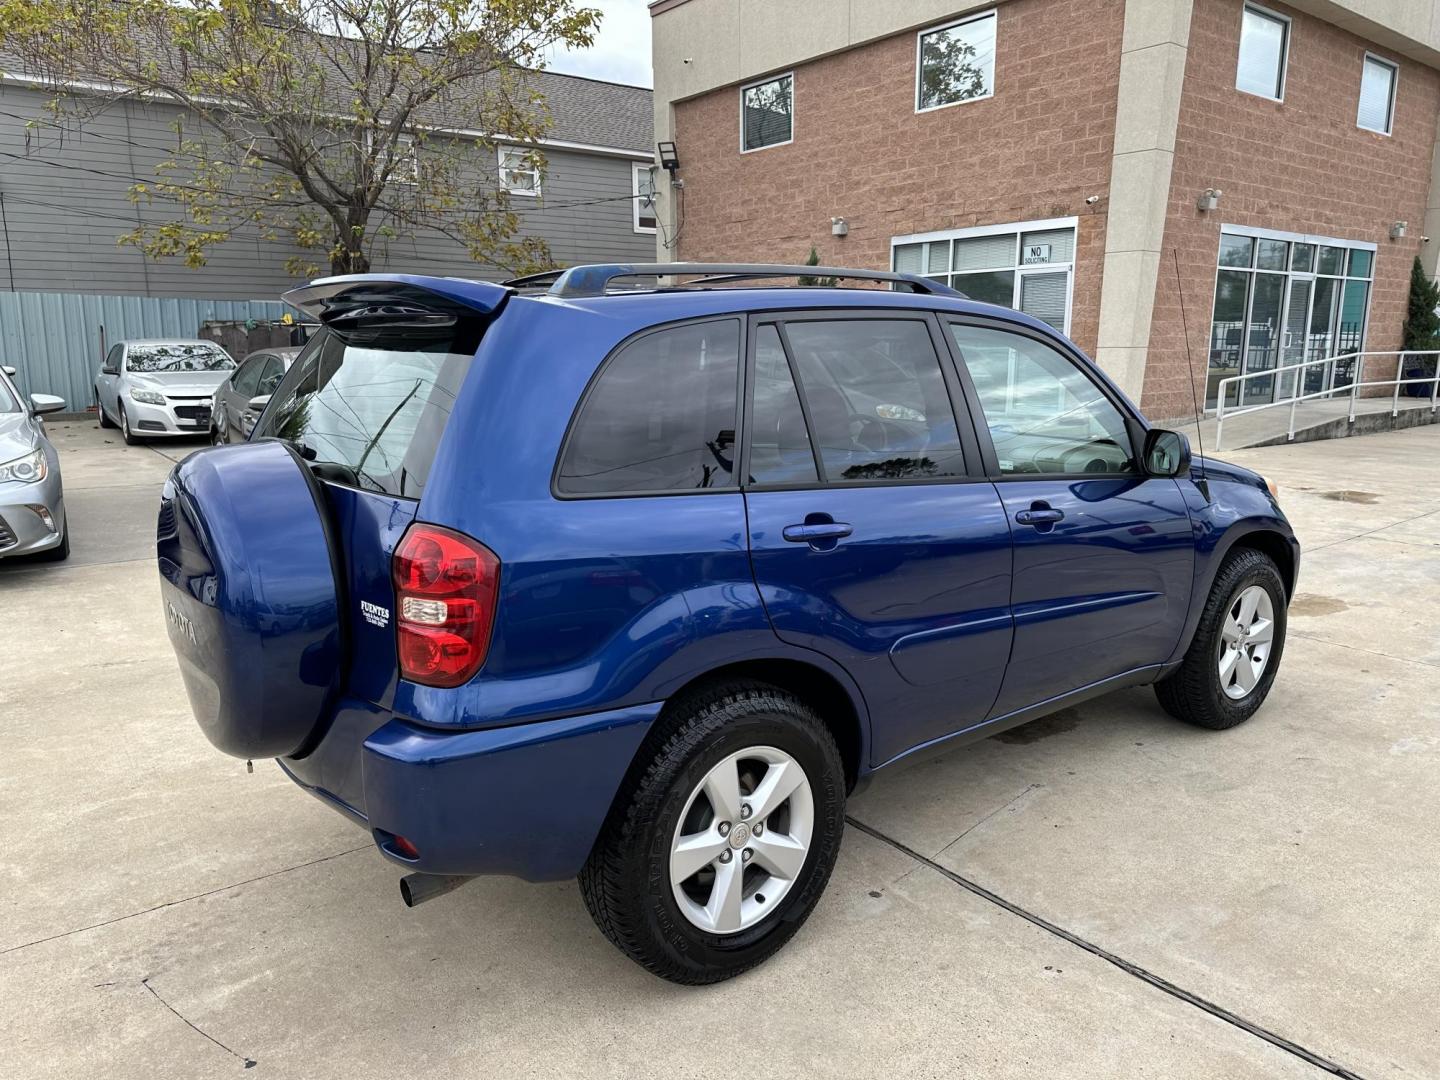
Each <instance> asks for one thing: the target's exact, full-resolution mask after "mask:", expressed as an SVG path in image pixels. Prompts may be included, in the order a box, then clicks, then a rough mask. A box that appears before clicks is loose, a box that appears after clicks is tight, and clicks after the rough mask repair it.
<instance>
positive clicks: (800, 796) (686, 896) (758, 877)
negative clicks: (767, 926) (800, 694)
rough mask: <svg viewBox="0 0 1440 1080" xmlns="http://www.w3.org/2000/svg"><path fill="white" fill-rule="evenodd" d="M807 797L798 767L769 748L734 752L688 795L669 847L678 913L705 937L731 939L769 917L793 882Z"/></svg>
mask: <svg viewBox="0 0 1440 1080" xmlns="http://www.w3.org/2000/svg"><path fill="white" fill-rule="evenodd" d="M814 826H815V797H814V794H813V792H812V791H811V790H810V780H809V778H808V777H807V776H806V775H805V770H804V769H802V768H801V767H800V763H799V762H798V761H796V760H795V758H793V757H791V756H790V755H789V754H787V753H786V752H785V751H783V750H780V749H777V748H776V747H773V746H753V747H747V748H746V749H744V750H739V751H736V752H735V753H733V754H731V755H729V756H728V757H726V758H725V759H724V760H723V761H721V762H720V763H719V764H717V765H715V766H714V767H713V768H711V769H710V771H709V772H707V773H706V774H705V777H704V778H703V779H702V780H701V781H700V783H699V784H698V785H697V786H696V787H695V790H694V791H692V792H691V793H690V797H689V799H687V800H686V803H685V809H684V811H683V812H682V813H681V815H680V821H679V822H678V824H677V825H676V826H675V835H674V837H673V838H672V839H671V843H670V886H671V889H672V890H673V892H674V895H675V902H676V903H677V904H678V905H679V907H680V911H681V913H682V914H683V915H684V916H685V918H686V919H687V920H689V922H690V923H691V924H693V925H694V926H696V927H698V928H700V929H701V930H704V931H706V932H707V933H711V934H722V935H723V934H737V933H739V932H741V931H742V930H748V929H750V928H751V927H752V926H754V925H755V924H757V923H758V922H760V921H761V920H762V919H764V918H765V916H766V915H768V914H770V913H771V912H772V911H775V910H776V909H777V908H778V906H779V904H780V901H781V900H782V899H784V897H785V895H786V893H788V892H789V891H790V889H791V887H792V886H793V885H794V884H795V882H796V881H797V880H798V878H799V877H800V874H801V871H802V870H803V869H804V866H805V859H806V856H807V855H808V854H809V851H810V839H811V833H812V832H813V830H814Z"/></svg>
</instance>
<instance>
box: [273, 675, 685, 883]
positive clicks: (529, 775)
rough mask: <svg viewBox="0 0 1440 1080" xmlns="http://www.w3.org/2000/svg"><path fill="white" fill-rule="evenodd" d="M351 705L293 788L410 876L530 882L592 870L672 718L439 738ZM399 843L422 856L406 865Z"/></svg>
mask: <svg viewBox="0 0 1440 1080" xmlns="http://www.w3.org/2000/svg"><path fill="white" fill-rule="evenodd" d="M349 705H350V707H348V708H345V709H342V710H341V712H340V714H339V715H337V717H336V722H335V723H334V724H333V725H332V726H331V729H330V731H329V732H328V733H327V734H326V736H325V738H324V740H323V741H322V742H321V744H320V746H319V747H317V748H316V750H315V752H314V753H312V754H310V755H307V756H306V757H305V758H301V759H285V760H281V761H280V767H281V768H282V769H284V770H285V772H286V774H288V775H289V776H290V778H291V779H292V780H294V781H295V782H296V783H297V784H299V785H300V786H301V787H303V788H305V789H306V790H307V791H309V792H310V793H311V794H313V795H315V796H316V797H317V798H319V799H321V801H323V802H325V803H327V804H328V805H330V806H332V807H333V808H335V809H336V810H338V811H340V812H341V813H342V814H344V815H345V816H346V817H348V818H350V819H351V820H352V821H354V822H356V824H358V825H361V826H363V827H364V828H367V829H369V830H370V832H371V835H372V836H373V837H374V839H375V842H376V845H377V846H378V847H379V848H380V851H381V853H382V854H383V855H385V856H386V857H387V858H388V859H390V860H391V861H392V862H394V863H396V864H397V865H400V866H403V867H405V868H406V869H408V870H413V871H420V872H423V873H428V874H509V875H513V876H515V877H520V878H524V879H526V880H528V881H558V880H563V879H565V878H570V877H574V876H575V875H576V874H577V873H578V872H579V871H580V867H581V866H582V865H584V862H585V859H586V858H587V857H588V856H589V854H590V848H591V847H592V846H593V845H594V843H595V837H596V836H597V835H598V834H599V832H600V826H601V825H602V824H603V823H604V821H605V816H606V814H608V813H609V811H610V804H611V802H612V801H613V800H614V798H615V793H616V792H617V791H618V790H619V788H620V784H621V781H622V780H623V779H624V777H625V772H626V770H627V769H628V768H629V767H630V762H631V761H632V760H633V758H634V756H635V751H636V750H637V749H638V748H639V746H640V742H641V740H642V739H643V738H644V737H645V734H646V732H648V731H649V730H650V725H651V723H653V722H654V720H655V717H656V716H657V715H658V714H659V712H660V703H659V702H655V703H652V704H648V705H637V706H634V707H631V708H627V709H613V710H610V711H607V712H601V713H590V714H587V715H584V716H572V717H566V718H564V719H561V720H541V721H536V722H532V723H527V724H517V725H514V726H512V727H503V728H489V729H486V730H484V731H465V732H438V731H434V730H432V729H429V728H422V727H418V726H417V725H414V724H411V723H408V722H407V721H404V720H400V719H396V718H393V717H390V716H389V715H388V714H386V713H383V712H379V711H378V710H374V709H373V708H371V707H369V706H362V705H360V704H359V703H355V702H352V703H349ZM366 717H369V718H371V722H367V721H366ZM374 720H379V721H381V722H380V723H379V725H378V726H373V721H374ZM367 732H368V733H367ZM397 836H398V837H404V838H405V839H406V840H408V841H409V842H410V843H411V844H412V845H414V847H415V849H416V850H418V851H419V853H420V854H419V857H418V858H414V859H410V858H405V857H404V856H403V855H401V854H399V852H398V851H397V849H396V847H395V846H394V840H395V838H396V837H397Z"/></svg>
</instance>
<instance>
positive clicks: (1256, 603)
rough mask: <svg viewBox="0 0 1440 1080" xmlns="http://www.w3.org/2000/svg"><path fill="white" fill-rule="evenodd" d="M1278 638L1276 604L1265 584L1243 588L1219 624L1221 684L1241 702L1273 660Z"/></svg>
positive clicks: (1232, 696) (1227, 694) (1234, 698)
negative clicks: (1275, 642) (1272, 652)
mask: <svg viewBox="0 0 1440 1080" xmlns="http://www.w3.org/2000/svg"><path fill="white" fill-rule="evenodd" d="M1274 637H1275V607H1274V603H1273V602H1272V601H1271V599H1270V593H1269V591H1268V590H1266V589H1265V588H1264V587H1263V586H1260V585H1251V586H1248V587H1247V588H1244V589H1241V590H1240V592H1239V593H1238V594H1236V596H1235V598H1234V599H1233V600H1232V601H1231V602H1230V607H1229V608H1228V609H1227V610H1226V612H1225V620H1224V622H1223V623H1222V624H1221V627H1220V655H1219V658H1218V664H1219V671H1220V687H1221V689H1223V690H1224V691H1225V696H1226V697H1228V698H1230V699H1231V700H1232V701H1239V700H1240V699H1241V698H1244V697H1246V696H1247V695H1248V694H1249V693H1250V691H1252V690H1254V689H1255V687H1256V686H1257V685H1258V684H1259V682H1260V679H1261V677H1262V676H1263V675H1264V674H1265V668H1266V666H1267V665H1268V664H1269V662H1270V647H1271V645H1272V644H1273V641H1274Z"/></svg>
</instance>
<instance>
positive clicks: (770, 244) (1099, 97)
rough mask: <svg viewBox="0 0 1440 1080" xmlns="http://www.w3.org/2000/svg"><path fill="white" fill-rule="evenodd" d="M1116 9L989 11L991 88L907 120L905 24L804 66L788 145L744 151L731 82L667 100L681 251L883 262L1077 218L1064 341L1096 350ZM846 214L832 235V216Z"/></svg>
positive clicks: (879, 265)
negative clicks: (814, 254) (992, 17)
mask: <svg viewBox="0 0 1440 1080" xmlns="http://www.w3.org/2000/svg"><path fill="white" fill-rule="evenodd" d="M1123 9H1124V5H1123V4H1120V3H1116V2H1115V0H1013V2H1010V3H1005V4H1002V5H1000V7H999V17H998V22H997V26H996V45H995V51H996V58H995V94H994V96H993V97H991V98H988V99H984V100H981V101H973V102H967V103H965V104H962V105H956V106H953V107H951V108H945V109H939V110H936V111H933V112H928V113H924V114H919V115H917V114H916V112H915V50H916V37H915V34H914V33H904V34H897V35H895V36H893V37H890V38H885V39H883V40H881V41H878V42H875V43H873V44H870V45H866V46H865V47H863V48H858V49H853V50H850V51H847V52H843V53H839V54H836V55H834V56H829V57H825V58H822V59H820V60H817V61H814V62H812V63H808V64H802V65H800V66H798V67H796V68H795V69H794V71H795V89H794V95H795V98H794V100H795V105H794V109H795V123H794V141H793V142H792V143H790V144H788V145H785V146H776V147H768V148H766V149H763V150H759V151H755V152H753V153H748V154H741V153H740V152H739V143H740V133H739V91H738V90H737V89H736V88H735V87H726V88H723V89H720V90H716V91H713V92H711V93H709V94H706V95H703V96H701V97H698V98H695V99H693V100H690V101H684V102H679V103H677V104H676V106H675V138H676V142H677V143H678V145H679V148H680V155H681V160H682V162H683V163H684V167H683V171H682V175H683V176H684V178H685V195H684V199H685V205H684V220H683V226H682V228H681V230H680V240H679V245H678V251H676V252H673V253H672V254H675V255H678V256H679V257H680V258H683V259H685V260H718V261H737V260H738V261H768V262H801V261H803V260H804V259H805V257H806V255H808V254H809V251H810V248H811V246H812V245H813V246H814V247H815V248H816V250H817V251H818V252H819V255H820V261H821V262H822V263H827V262H828V263H839V264H841V265H848V266H859V267H871V268H875V269H888V268H889V261H890V238H891V237H893V236H899V235H906V234H910V233H919V232H932V231H937V230H943V229H958V228H966V227H969V226H974V225H989V224H1002V223H1009V222H1018V221H1031V220H1038V219H1046V218H1055V217H1069V216H1078V217H1079V219H1080V220H1079V229H1078V234H1077V237H1076V260H1075V292H1074V304H1073V313H1072V321H1071V335H1072V337H1074V339H1075V340H1076V342H1078V343H1079V344H1080V346H1081V347H1082V348H1085V349H1093V348H1094V346H1095V338H1096V332H1097V323H1098V313H1099V306H1100V280H1101V272H1102V267H1103V261H1104V260H1103V255H1104V246H1105V236H1104V232H1105V216H1104V208H1105V201H1104V200H1103V198H1102V200H1101V201H1100V202H1099V203H1098V204H1096V206H1095V207H1094V208H1093V209H1092V208H1091V207H1089V206H1086V204H1085V199H1086V197H1087V196H1090V195H1096V194H1100V195H1103V194H1104V191H1105V189H1106V187H1107V186H1108V184H1109V180H1110V162H1111V148H1112V146H1113V142H1114V129H1115V100H1116V88H1117V80H1118V74H1119V65H1120V41H1121V30H1122V25H1123V17H1124V10H1123ZM837 216H838V217H843V218H845V219H846V221H847V222H848V223H849V227H850V233H849V235H848V236H847V237H844V238H843V239H842V238H836V237H832V236H831V234H830V219H831V218H832V217H837Z"/></svg>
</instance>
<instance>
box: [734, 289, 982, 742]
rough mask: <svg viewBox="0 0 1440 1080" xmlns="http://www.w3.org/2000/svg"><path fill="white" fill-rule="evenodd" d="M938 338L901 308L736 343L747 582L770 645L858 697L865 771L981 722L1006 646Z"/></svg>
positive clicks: (956, 400) (764, 328) (966, 440)
mask: <svg viewBox="0 0 1440 1080" xmlns="http://www.w3.org/2000/svg"><path fill="white" fill-rule="evenodd" d="M939 333H940V331H939V327H938V324H937V323H935V321H934V320H933V319H932V318H931V317H930V316H928V315H927V314H925V313H923V312H908V311H907V312H887V313H885V314H884V315H883V316H882V315H869V314H867V315H865V316H864V317H855V316H854V315H853V314H838V313H837V314H809V313H807V314H805V315H803V316H793V317H780V316H775V317H771V316H764V317H758V318H756V319H754V320H753V322H752V332H751V334H750V348H749V360H748V364H749V369H748V370H749V377H748V380H747V385H748V388H749V392H748V397H749V400H748V406H747V408H748V415H747V420H746V423H745V431H746V432H747V435H746V440H745V441H746V449H745V455H746V456H745V458H744V464H743V472H744V475H745V489H746V490H745V503H746V509H747V513H748V518H749V535H750V553H751V561H752V564H753V567H754V571H755V579H756V582H757V584H758V585H759V587H760V592H761V595H762V597H763V598H764V601H765V606H766V610H767V612H768V613H769V616H770V620H771V623H772V625H773V626H774V629H775V632H776V633H777V634H778V635H779V636H780V637H781V638H783V639H784V640H786V641H788V642H790V643H792V644H795V645H799V646H802V647H804V648H808V649H814V650H816V651H817V652H820V653H823V654H825V655H826V656H829V657H831V658H832V659H834V660H836V661H837V662H839V663H840V664H841V665H842V666H843V667H845V668H846V670H848V671H849V672H850V674H851V675H852V676H853V677H854V678H855V679H856V681H857V682H858V683H859V684H860V689H861V691H862V693H863V694H864V695H865V699H866V702H867V704H868V707H869V709H870V712H871V717H872V743H873V745H872V760H873V761H874V762H875V763H876V764H878V763H880V762H883V761H886V760H888V759H890V758H892V757H894V756H895V755H896V754H899V753H902V752H903V751H905V750H907V749H909V748H911V747H913V746H916V745H917V744H920V743H923V742H927V741H929V740H932V739H936V738H939V737H941V736H944V735H947V734H949V733H951V732H954V731H958V730H961V729H963V728H966V727H969V726H971V725H973V724H976V723H978V722H980V721H982V720H983V719H984V718H985V716H986V714H987V713H988V711H989V709H990V705H991V702H993V701H994V699H995V695H996V693H997V692H998V690H999V688H1000V684H1001V679H1002V676H1003V675H1004V671H1005V662H1006V658H1007V656H1008V654H1009V651H1010V638H1011V628H1010V615H1009V602H1010V533H1009V528H1008V526H1007V524H1006V521H1005V514H1004V509H1003V507H1002V506H1001V504H1000V499H999V497H998V495H997V494H996V491H995V487H994V485H993V484H991V483H990V482H989V481H988V480H987V479H985V477H984V475H983V470H982V469H981V467H980V461H979V452H978V443H977V441H976V438H975V433H974V431H973V428H972V427H971V424H970V420H969V416H968V413H967V411H966V410H965V408H964V406H963V403H962V398H961V387H960V384H959V382H958V380H957V379H956V378H955V374H954V372H953V370H950V368H949V365H948V364H942V363H941V359H940V356H941V352H942V347H941V339H940V337H939ZM957 418H958V422H957Z"/></svg>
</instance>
